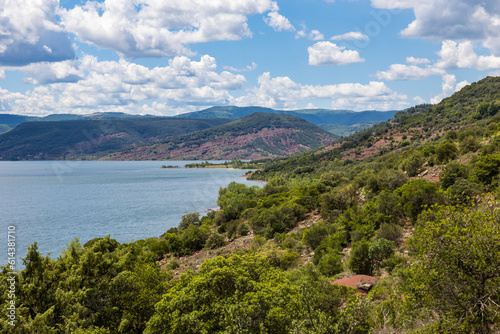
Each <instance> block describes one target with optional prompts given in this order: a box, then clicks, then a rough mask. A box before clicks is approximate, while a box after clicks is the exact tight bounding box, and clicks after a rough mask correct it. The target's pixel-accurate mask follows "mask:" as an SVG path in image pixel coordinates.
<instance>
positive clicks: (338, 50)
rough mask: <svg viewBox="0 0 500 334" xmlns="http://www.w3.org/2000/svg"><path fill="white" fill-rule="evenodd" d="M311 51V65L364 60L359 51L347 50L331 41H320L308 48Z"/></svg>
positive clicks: (349, 62)
mask: <svg viewBox="0 0 500 334" xmlns="http://www.w3.org/2000/svg"><path fill="white" fill-rule="evenodd" d="M307 51H308V52H309V65H313V66H321V65H347V64H353V63H359V62H364V61H365V60H364V59H363V58H361V57H360V56H359V53H358V51H354V50H345V47H341V46H337V45H336V44H334V43H331V42H318V43H316V44H314V45H313V46H310V47H308V48H307Z"/></svg>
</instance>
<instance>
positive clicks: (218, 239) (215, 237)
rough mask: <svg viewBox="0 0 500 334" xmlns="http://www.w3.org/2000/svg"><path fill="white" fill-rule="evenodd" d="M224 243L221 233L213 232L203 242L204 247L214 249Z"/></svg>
mask: <svg viewBox="0 0 500 334" xmlns="http://www.w3.org/2000/svg"><path fill="white" fill-rule="evenodd" d="M225 245H226V238H224V236H223V235H222V234H219V233H217V232H214V233H212V234H211V235H210V237H208V239H207V241H206V242H205V248H207V249H216V248H220V247H223V246H225Z"/></svg>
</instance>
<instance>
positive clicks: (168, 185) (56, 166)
mask: <svg viewBox="0 0 500 334" xmlns="http://www.w3.org/2000/svg"><path fill="white" fill-rule="evenodd" d="M187 163H190V161H182V162H179V161H177V162H175V161H110V162H108V161H22V162H18V161H13V162H10V161H0V236H1V235H3V237H0V265H4V264H6V263H7V257H8V256H7V233H8V228H9V226H15V237H16V253H17V256H16V257H17V258H18V260H19V257H20V256H22V257H24V256H25V255H26V252H27V245H30V244H31V243H33V242H34V241H37V242H38V248H39V250H40V251H41V252H42V253H43V254H44V255H46V254H47V253H51V257H52V258H56V257H57V256H58V255H59V254H60V252H61V250H62V249H64V248H65V247H66V245H67V244H68V243H69V242H70V241H71V240H73V239H74V238H79V239H80V242H81V243H82V244H84V243H85V242H86V241H88V240H90V239H93V238H96V237H104V236H106V235H107V234H111V237H112V238H114V239H116V240H118V241H119V242H129V241H131V240H138V239H143V238H148V237H157V236H160V235H161V234H163V233H164V232H165V231H166V230H168V229H169V228H171V227H176V226H177V225H178V224H179V222H180V220H181V216H182V215H184V214H186V213H190V212H200V214H201V215H203V214H204V213H206V212H207V211H208V210H209V209H214V208H216V207H217V204H216V201H217V196H218V190H219V188H220V187H225V186H227V185H228V184H229V183H230V182H232V181H236V182H239V183H244V184H247V185H259V186H261V185H262V183H260V182H251V181H247V180H246V179H245V178H244V177H241V176H242V175H243V174H244V173H245V172H246V171H243V170H231V169H208V168H207V169H190V168H167V169H162V168H161V166H162V165H164V164H165V165H172V166H184V165H185V164H187ZM16 262H17V264H18V266H17V267H18V269H20V267H21V266H20V264H21V262H19V261H16Z"/></svg>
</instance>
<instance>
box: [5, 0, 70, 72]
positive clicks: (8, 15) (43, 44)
mask: <svg viewBox="0 0 500 334" xmlns="http://www.w3.org/2000/svg"><path fill="white" fill-rule="evenodd" d="M58 6H59V1H58V0H23V1H20V0H3V1H2V5H1V6H0V27H1V28H0V65H4V66H23V65H26V64H30V63H35V62H43V61H49V62H53V61H62V60H67V59H73V58H75V51H74V49H73V46H72V45H71V42H70V40H69V37H68V36H67V34H66V33H65V32H64V31H63V29H62V28H61V26H60V25H59V22H58V21H57V18H56V14H55V13H56V10H57V8H58Z"/></svg>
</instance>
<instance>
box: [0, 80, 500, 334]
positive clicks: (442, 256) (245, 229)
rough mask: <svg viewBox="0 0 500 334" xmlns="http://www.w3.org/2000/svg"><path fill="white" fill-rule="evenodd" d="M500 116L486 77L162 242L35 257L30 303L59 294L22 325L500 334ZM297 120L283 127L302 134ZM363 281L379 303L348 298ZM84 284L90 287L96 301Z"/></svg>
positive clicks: (276, 169) (244, 190) (25, 287)
mask: <svg viewBox="0 0 500 334" xmlns="http://www.w3.org/2000/svg"><path fill="white" fill-rule="evenodd" d="M499 104H500V78H486V79H485V80H481V81H479V82H478V83H475V84H473V85H471V86H468V87H466V88H464V89H463V90H462V91H460V92H458V93H456V94H455V95H453V96H452V97H450V98H448V99H445V100H444V101H442V102H441V103H440V104H438V105H436V106H428V105H423V106H417V107H415V108H411V109H410V110H408V111H406V112H405V113H401V114H398V115H396V118H395V119H392V120H390V121H389V122H385V123H382V124H379V125H376V126H375V127H374V128H372V129H369V130H364V131H362V132H361V133H357V134H354V135H352V136H349V137H348V138H344V139H343V140H342V141H339V142H337V143H335V144H334V145H331V146H329V147H326V148H323V149H320V150H315V151H312V152H307V153H303V154H299V155H295V156H292V157H289V158H281V159H278V160H277V161H270V162H269V163H267V165H266V167H265V168H264V170H263V171H262V172H260V173H256V174H254V175H258V176H259V177H260V178H262V179H266V180H268V182H267V183H266V184H265V185H264V186H263V187H256V186H245V185H243V184H238V183H235V182H233V183H231V184H229V185H228V186H227V187H226V188H222V189H220V190H219V198H218V200H217V204H218V205H219V207H220V210H216V211H209V212H208V213H207V214H206V215H205V216H204V217H201V218H200V216H199V213H198V212H196V213H190V214H186V215H184V216H183V217H182V218H181V219H182V220H181V219H180V222H179V225H178V228H170V229H169V230H168V231H166V232H165V233H164V234H162V235H161V236H159V237H158V238H148V239H144V240H138V241H132V242H130V243H123V244H119V243H118V242H117V241H116V240H114V239H111V238H110V236H109V235H108V236H106V237H104V238H96V239H93V240H91V241H89V242H87V243H86V244H84V245H83V246H81V245H80V244H79V243H78V242H77V241H74V242H72V243H70V244H68V249H67V251H66V252H63V254H62V255H61V257H59V258H58V259H57V260H51V259H49V258H48V257H43V256H42V255H41V254H40V253H39V252H38V251H37V245H36V243H35V244H34V245H33V246H32V247H30V249H29V252H28V255H27V257H26V259H25V260H24V261H25V263H26V268H25V269H24V270H23V271H22V272H20V275H19V277H21V278H22V279H20V280H19V281H18V282H17V283H16V284H17V285H16V286H17V287H18V288H17V289H18V290H19V291H21V294H20V295H21V296H23V294H22V293H23V292H24V291H30V290H29V289H30V287H32V286H33V280H34V279H38V278H39V277H50V278H51V279H52V280H51V281H50V282H49V283H50V284H45V285H44V288H43V289H39V291H38V292H37V293H38V294H37V296H38V298H20V299H19V302H16V308H17V307H19V308H18V309H19V310H23V309H27V310H31V312H32V314H34V315H37V317H36V318H34V317H32V316H26V317H20V318H19V322H20V324H21V326H24V328H37V329H38V330H39V331H41V330H46V331H51V330H52V329H54V328H69V327H71V326H76V325H75V324H78V325H79V324H81V325H80V328H78V331H80V332H89V331H94V332H96V331H101V332H112V331H113V330H116V328H118V327H120V328H121V329H123V330H124V331H127V330H129V329H130V330H129V332H134V330H132V329H135V331H136V332H138V333H139V332H147V333H164V332H165V331H168V330H170V329H174V332H178V333H188V332H189V333H191V332H200V331H201V330H200V328H202V330H203V331H204V332H207V333H220V332H224V331H226V332H227V331H228V329H229V331H233V332H238V331H247V332H255V333H259V332H263V331H266V332H268V333H297V332H303V333H360V334H361V333H443V334H444V333H447V334H451V333H453V334H455V333H460V334H462V333H477V334H479V333H480V334H490V333H498V332H499V329H500V314H499V312H498V310H499V309H498V305H500V271H499V270H498V268H499V267H500V209H499V208H500V182H499V181H500V115H499V109H500V108H498V106H499ZM271 116H272V117H275V118H276V117H278V116H277V115H266V114H256V115H254V116H253V118H250V117H249V118H250V119H247V118H244V119H241V120H239V121H237V122H234V123H230V124H226V125H223V126H221V127H218V128H213V129H209V130H205V131H201V132H198V133H196V134H194V137H196V138H198V139H203V138H204V135H203V134H205V135H206V136H208V134H210V133H212V136H211V138H215V137H216V135H217V134H223V133H224V131H223V130H220V129H225V130H226V131H227V130H229V129H233V130H234V131H235V132H238V131H244V130H246V125H245V122H246V123H252V126H253V127H255V128H256V129H260V130H259V131H257V132H256V133H261V132H262V131H265V129H266V127H265V126H262V125H261V126H259V123H261V120H267V122H268V124H267V128H271V127H272V125H273V124H271V123H269V121H270V120H272V119H273V118H272V117H271ZM283 116H284V115H281V116H279V120H276V119H274V124H281V123H285V124H281V125H280V126H281V128H285V129H289V128H291V129H293V128H294V127H293V126H289V125H288V124H289V123H295V121H293V118H292V119H290V117H293V116H286V118H285V119H283V118H282V117H283ZM285 121H286V122H285ZM280 122H281V123H280ZM270 125H271V126H270ZM311 130H312V131H314V128H313V127H311ZM246 132H248V131H246ZM183 137H186V136H183ZM175 140H177V138H176V139H175ZM175 140H173V141H174V142H175ZM179 143H181V141H179ZM193 147H194V146H193ZM146 153H147V152H146ZM159 196H161V194H159ZM166 200H167V201H168V197H166ZM221 255H222V256H221ZM82 259H84V260H85V259H91V260H92V261H83V260H82ZM124 259H126V261H125V260H124ZM96 268H97V269H98V270H97V269H96ZM160 268H161V269H160ZM33 273H34V274H33ZM12 275H13V274H11V273H10V271H9V270H8V267H7V266H6V267H5V270H3V271H0V279H2V280H7V279H9V280H10V279H11V277H12ZM358 275H363V277H364V278H366V280H365V281H362V282H360V283H361V285H359V286H358V285H357V286H356V287H357V288H362V290H363V291H365V293H367V294H368V296H364V294H361V295H356V289H354V288H353V287H352V286H351V287H347V286H342V285H339V284H342V283H341V282H342V281H345V280H339V279H342V278H350V280H349V281H352V280H353V279H356V278H359V276H358ZM365 275H369V276H365ZM39 281H42V283H44V282H45V281H43V280H39ZM68 281H72V282H77V283H78V282H85V289H86V293H85V294H83V295H81V294H78V292H79V291H81V284H76V285H75V284H65V283H66V282H68ZM332 283H334V284H332ZM367 283H369V284H367ZM373 284H375V286H373ZM221 286H222V287H223V288H222V289H221ZM16 291H17V290H16ZM24 295H26V294H24ZM60 296H64V297H65V298H60ZM0 298H1V295H0ZM4 299H5V300H7V299H6V298H5V295H4ZM96 303H97V307H96ZM67 305H79V307H80V308H81V309H84V308H85V309H84V310H85V312H74V309H73V308H68V307H67ZM38 315H41V316H38ZM7 322H8V318H4V320H3V321H2V320H0V328H10V327H8V326H9V325H8V324H7ZM71 328H73V327H71Z"/></svg>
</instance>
